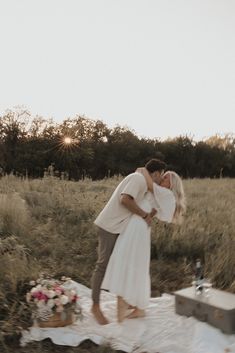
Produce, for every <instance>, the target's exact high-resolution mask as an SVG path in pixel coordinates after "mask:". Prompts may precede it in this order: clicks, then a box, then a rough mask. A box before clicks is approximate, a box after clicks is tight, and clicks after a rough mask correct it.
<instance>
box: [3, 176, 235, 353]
mask: <svg viewBox="0 0 235 353" xmlns="http://www.w3.org/2000/svg"><path fill="white" fill-rule="evenodd" d="M120 180H121V179H120V178H118V177H114V178H111V179H105V180H102V181H95V182H94V181H91V180H83V181H79V182H68V181H62V180H58V179H55V178H45V179H42V180H39V179H38V180H21V179H18V178H15V177H13V176H6V177H4V178H2V179H1V180H0V254H1V257H0V268H1V271H0V352H2V351H3V352H4V351H6V352H7V351H9V352H17V353H31V352H36V353H39V352H40V353H41V352H43V353H44V352H50V353H52V352H56V353H59V352H63V353H88V352H97V353H112V352H115V351H114V350H112V349H111V348H109V347H97V346H96V345H95V344H93V343H92V342H90V341H86V342H84V343H83V344H82V345H80V346H79V347H76V348H72V347H59V346H55V345H53V344H52V343H51V342H50V341H49V340H46V341H44V342H35V343H33V344H29V345H28V346H26V347H24V348H20V347H19V342H18V340H19V337H20V331H21V329H22V328H27V327H29V326H30V324H31V319H30V311H29V309H28V308H27V305H26V303H25V293H26V291H27V289H28V282H29V281H30V280H31V279H36V278H37V277H38V274H39V273H40V272H42V271H44V272H47V273H50V274H51V275H53V276H55V277H60V276H61V275H66V276H69V277H71V278H72V279H74V280H75V281H78V282H80V283H82V284H84V285H86V286H88V287H90V277H91V273H92V271H93V268H94V264H95V261H96V248H97V236H96V228H95V226H94V225H93V221H94V219H95V217H96V215H97V214H98V213H99V212H100V211H101V209H102V208H103V206H104V205H105V203H106V202H107V200H108V199H109V197H110V195H111V194H112V192H113V190H114V189H115V187H116V186H117V184H118V183H119V182H120ZM184 186H185V192H186V196H187V213H186V215H185V220H184V223H183V224H182V225H181V226H173V225H167V224H164V223H160V222H157V221H154V224H153V227H152V245H151V259H152V260H151V279H152V296H159V295H161V293H164V292H165V293H172V292H173V291H174V290H176V289H180V288H183V287H185V286H188V285H190V283H191V280H192V274H193V265H194V263H195V259H196V258H197V257H200V258H201V259H202V260H203V262H204V264H205V273H206V276H208V277H209V278H210V279H211V280H212V281H213V284H214V286H215V287H217V288H221V289H224V290H227V291H230V292H233V293H235V256H234V254H235V207H234V200H235V179H219V180H218V179H203V180H198V179H192V180H185V181H184Z"/></svg>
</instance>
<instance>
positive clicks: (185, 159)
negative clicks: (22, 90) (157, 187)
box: [0, 108, 235, 180]
mask: <svg viewBox="0 0 235 353" xmlns="http://www.w3.org/2000/svg"><path fill="white" fill-rule="evenodd" d="M150 158H160V159H162V160H164V161H165V162H166V163H167V166H168V169H172V170H175V171H176V172H177V173H179V174H180V175H181V176H182V177H183V178H194V177H198V178H205V177H209V178H217V177H235V134H234V133H230V134H226V135H224V136H221V135H215V136H212V137H210V138H208V139H206V140H203V141H199V142H195V141H194V140H193V139H192V138H191V137H189V136H178V137H175V138H173V139H167V140H165V141H161V140H159V139H150V138H143V137H142V138H140V137H138V136H137V135H136V133H135V132H134V131H133V130H131V129H129V128H128V127H125V126H124V127H123V126H119V125H117V126H116V127H114V128H112V129H111V128H109V127H108V126H107V125H106V124H105V123H104V122H103V121H101V120H93V119H89V118H87V117H85V116H80V115H76V116H75V117H73V118H68V119H65V120H64V121H63V122H62V123H55V122H54V121H53V120H52V119H46V118H43V117H40V116H32V114H31V113H30V112H29V111H28V110H27V109H22V108H17V109H15V110H7V111H6V112H5V113H4V114H3V115H2V116H1V117H0V173H1V174H2V175H3V174H10V173H13V174H16V175H20V176H26V175H27V176H29V177H32V178H38V177H43V176H44V175H46V174H47V173H48V170H49V169H48V167H49V166H51V167H52V166H53V168H54V171H55V174H56V175H58V176H59V175H62V174H63V173H64V174H63V175H66V176H67V177H68V178H69V179H73V180H79V179H81V178H84V177H89V178H92V179H94V180H95V179H102V178H105V177H112V176H113V175H117V174H120V175H123V176H124V175H127V174H128V173H130V172H133V171H134V170H135V169H136V167H137V166H143V165H144V164H145V163H146V161H147V160H149V159H150Z"/></svg>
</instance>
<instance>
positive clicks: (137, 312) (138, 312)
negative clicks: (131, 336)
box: [127, 308, 145, 319]
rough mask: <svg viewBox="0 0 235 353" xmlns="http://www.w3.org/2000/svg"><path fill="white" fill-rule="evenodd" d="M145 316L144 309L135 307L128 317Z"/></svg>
mask: <svg viewBox="0 0 235 353" xmlns="http://www.w3.org/2000/svg"><path fill="white" fill-rule="evenodd" d="M144 316H145V311H144V310H142V309H138V308H136V309H134V310H133V311H132V312H131V313H130V314H129V315H128V316H127V319H135V318H138V317H144Z"/></svg>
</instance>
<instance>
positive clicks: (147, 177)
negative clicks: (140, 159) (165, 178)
mask: <svg viewBox="0 0 235 353" xmlns="http://www.w3.org/2000/svg"><path fill="white" fill-rule="evenodd" d="M136 172H137V173H140V174H142V175H143V176H144V177H145V180H146V183H147V186H148V190H150V191H151V192H153V180H152V178H151V176H150V175H149V172H148V171H147V169H146V168H144V167H142V168H137V169H136Z"/></svg>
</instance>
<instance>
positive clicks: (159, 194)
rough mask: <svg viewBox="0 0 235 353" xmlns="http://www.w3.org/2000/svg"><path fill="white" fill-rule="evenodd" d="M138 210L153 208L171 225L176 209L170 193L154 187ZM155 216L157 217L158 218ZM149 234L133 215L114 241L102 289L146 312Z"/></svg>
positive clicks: (144, 223)
mask: <svg viewBox="0 0 235 353" xmlns="http://www.w3.org/2000/svg"><path fill="white" fill-rule="evenodd" d="M139 206H140V207H141V208H142V209H143V210H145V211H146V212H150V211H151V209H152V207H154V208H156V209H157V215H158V216H159V218H160V219H161V220H163V221H167V222H170V221H171V220H172V218H173V214H174V209H175V198H174V195H173V193H172V192H171V191H170V190H168V189H166V188H163V187H161V186H158V185H156V186H155V184H154V194H152V193H147V194H146V196H145V198H144V199H143V200H142V201H141V203H139ZM157 215H156V216H157ZM150 232H151V227H149V226H148V225H147V223H146V222H145V220H144V219H142V218H141V217H140V216H137V215H135V214H133V215H132V216H131V218H130V221H129V223H128V225H127V227H126V229H125V230H124V232H123V233H121V234H120V235H119V236H118V238H117V241H116V244H115V247H114V250H113V252H112V255H111V257H110V260H109V263H108V266H107V269H106V273H105V276H104V279H103V282H102V285H101V288H102V289H106V290H109V291H110V292H111V293H114V294H116V295H118V296H121V297H123V299H124V300H125V301H126V302H127V303H129V304H131V305H133V306H137V307H138V308H140V309H145V308H146V307H147V306H148V304H149V299H150V289H151V288H150V273H149V270H150V244H151V239H150Z"/></svg>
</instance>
